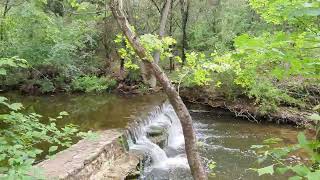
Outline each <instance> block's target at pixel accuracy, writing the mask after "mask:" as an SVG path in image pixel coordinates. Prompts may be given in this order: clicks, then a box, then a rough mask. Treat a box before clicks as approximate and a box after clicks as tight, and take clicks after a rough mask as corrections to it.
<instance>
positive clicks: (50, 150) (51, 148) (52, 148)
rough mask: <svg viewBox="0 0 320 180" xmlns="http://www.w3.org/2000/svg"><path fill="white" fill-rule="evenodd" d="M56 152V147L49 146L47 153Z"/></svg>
mask: <svg viewBox="0 0 320 180" xmlns="http://www.w3.org/2000/svg"><path fill="white" fill-rule="evenodd" d="M57 150H58V146H51V147H50V148H49V153H52V152H55V151H57Z"/></svg>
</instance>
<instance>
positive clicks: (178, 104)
mask: <svg viewBox="0 0 320 180" xmlns="http://www.w3.org/2000/svg"><path fill="white" fill-rule="evenodd" d="M110 8H111V10H112V13H113V16H114V17H115V18H116V19H117V21H118V24H119V26H120V29H121V30H122V31H123V33H124V35H125V36H126V37H127V39H128V41H129V42H130V44H131V45H132V47H133V49H134V50H135V52H136V54H137V55H138V56H139V57H140V59H141V61H142V63H143V64H145V66H146V67H148V68H150V69H151V70H152V73H153V74H154V75H155V76H156V78H157V80H158V81H159V83H160V84H161V85H162V87H163V89H164V91H165V92H166V94H167V96H168V98H169V101H170V103H171V104H172V106H173V108H174V110H175V112H176V114H177V115H178V117H179V119H180V121H181V125H182V129H183V135H184V138H185V150H186V154H187V158H188V162H189V166H190V170H191V173H192V176H193V178H194V179H196V180H205V179H207V176H206V173H205V171H204V168H203V166H202V163H201V158H200V155H199V153H198V150H197V146H196V136H195V133H194V130H193V125H192V118H191V116H190V114H189V112H188V109H187V108H186V106H185V104H184V103H183V101H182V99H181V97H180V96H179V94H178V92H177V91H176V89H175V87H174V86H173V85H172V84H171V81H170V80H169V78H168V77H167V76H166V74H165V73H164V72H163V71H162V70H161V68H160V67H159V66H158V65H157V64H156V63H155V62H154V61H153V59H148V56H147V55H146V50H145V49H144V47H143V46H142V45H141V43H140V41H139V38H138V37H137V36H136V34H135V33H134V32H133V31H132V29H131V26H130V24H129V22H128V20H127V18H126V17H125V16H124V13H123V12H122V9H121V8H122V0H111V2H110Z"/></svg>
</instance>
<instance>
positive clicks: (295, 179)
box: [288, 176, 302, 180]
mask: <svg viewBox="0 0 320 180" xmlns="http://www.w3.org/2000/svg"><path fill="white" fill-rule="evenodd" d="M300 179H302V177H300V176H292V177H289V178H288V180H300Z"/></svg>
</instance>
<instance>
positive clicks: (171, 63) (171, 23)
mask: <svg viewBox="0 0 320 180" xmlns="http://www.w3.org/2000/svg"><path fill="white" fill-rule="evenodd" d="M173 3H174V1H172V2H171V6H170V19H169V22H170V26H169V36H171V37H172V35H173ZM170 48H172V45H171V46H170ZM169 60H170V72H172V71H174V61H173V58H172V57H170V58H169Z"/></svg>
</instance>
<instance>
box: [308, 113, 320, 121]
mask: <svg viewBox="0 0 320 180" xmlns="http://www.w3.org/2000/svg"><path fill="white" fill-rule="evenodd" d="M308 118H309V119H311V120H313V121H320V115H319V114H316V113H314V114H312V115H311V116H309V117H308Z"/></svg>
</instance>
